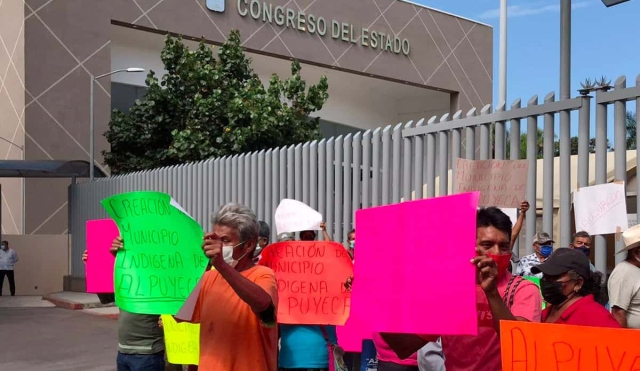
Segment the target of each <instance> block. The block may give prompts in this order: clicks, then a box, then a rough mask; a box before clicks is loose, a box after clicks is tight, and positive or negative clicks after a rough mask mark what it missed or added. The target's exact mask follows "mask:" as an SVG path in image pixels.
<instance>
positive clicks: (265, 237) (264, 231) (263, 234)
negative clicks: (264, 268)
mask: <svg viewBox="0 0 640 371" xmlns="http://www.w3.org/2000/svg"><path fill="white" fill-rule="evenodd" d="M259 223H260V233H259V234H258V246H257V247H256V251H255V252H254V253H253V262H254V263H256V264H257V263H258V261H260V257H261V256H262V255H261V254H262V250H263V249H264V248H265V247H267V245H268V244H269V239H270V236H271V229H270V228H269V224H267V223H265V222H263V221H260V222H259Z"/></svg>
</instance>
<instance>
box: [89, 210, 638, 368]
mask: <svg viewBox="0 0 640 371" xmlns="http://www.w3.org/2000/svg"><path fill="white" fill-rule="evenodd" d="M528 209H529V204H528V203H526V202H523V203H522V205H521V207H520V214H519V217H518V219H517V221H516V223H515V224H514V225H512V222H511V220H510V218H509V217H508V216H507V215H506V214H505V213H504V212H502V211H501V210H500V209H498V208H494V207H488V208H481V209H479V210H478V212H477V219H476V253H477V256H476V257H475V258H474V259H472V260H471V262H470V264H473V265H474V266H475V269H476V272H477V285H476V290H477V295H476V297H477V311H478V335H477V336H451V335H443V336H439V335H437V334H413V335H409V334H402V335H400V334H388V333H380V334H373V339H372V340H373V344H374V345H375V348H376V350H377V362H378V364H377V369H378V371H443V370H448V371H482V370H491V371H494V370H501V358H500V341H499V336H498V334H499V331H500V321H501V320H511V321H527V322H544V323H556V324H570V325H579V326H595V327H609V328H620V327H625V328H632V329H640V226H636V227H632V228H630V229H629V230H627V231H625V232H624V233H623V235H622V238H623V241H624V242H625V246H626V247H625V249H624V250H623V253H625V254H626V259H625V261H624V262H622V263H620V264H618V265H617V266H616V267H615V269H614V270H613V273H612V274H611V277H610V279H609V281H608V287H605V286H603V274H602V273H600V272H597V271H596V270H595V268H594V267H593V265H592V264H591V262H590V260H589V256H590V254H591V236H589V235H588V234H587V233H586V232H578V233H576V234H575V235H574V237H573V239H572V243H571V244H570V246H567V247H558V248H556V247H555V246H554V241H553V239H552V238H551V237H550V236H549V234H548V233H545V232H539V233H536V234H535V237H534V240H533V250H534V252H533V253H532V254H531V255H527V256H524V257H522V258H521V259H519V260H517V259H515V258H514V256H515V255H514V254H513V252H512V249H513V246H514V243H515V241H516V240H517V236H518V234H519V233H520V230H521V228H522V224H523V221H524V219H525V218H526V214H527V210H528ZM321 231H322V232H323V236H324V240H328V241H330V240H331V238H330V236H329V234H328V233H327V230H326V227H325V225H324V223H323V224H322V225H321ZM270 235H271V233H270V229H269V226H268V225H267V224H266V223H264V222H259V221H258V220H257V218H256V216H255V214H254V212H253V211H251V210H250V209H249V208H247V207H245V206H242V205H237V204H229V205H226V206H224V207H222V208H221V209H220V210H219V211H218V212H217V214H216V215H215V216H214V217H213V220H212V231H211V232H210V233H208V234H207V235H205V240H204V241H203V252H204V254H205V255H206V256H207V257H208V258H209V259H210V264H211V266H212V268H213V269H210V270H207V272H206V273H205V275H204V277H203V280H202V286H201V291H200V294H199V296H198V300H197V303H196V307H195V310H194V313H193V317H192V318H191V322H193V323H199V324H200V360H199V366H193V365H191V366H188V365H187V366H184V367H185V368H187V369H189V370H233V371H276V370H281V371H289V370H323V371H325V370H326V371H329V370H334V369H335V368H334V367H333V365H331V364H329V362H330V357H329V354H328V353H329V352H328V349H331V347H330V346H328V345H337V344H338V341H339V339H337V336H336V329H335V327H334V326H315V325H282V324H281V325H278V323H277V318H276V317H277V316H276V314H277V305H278V292H277V283H276V277H275V274H274V272H273V271H272V270H271V269H270V268H268V267H266V266H261V265H259V264H257V262H258V261H259V257H260V253H261V251H262V250H263V249H264V248H265V247H266V246H267V245H268V244H269V243H270V242H271V241H270V239H269V238H270V237H269V236H270ZM297 237H298V239H300V240H302V241H313V240H316V238H317V235H316V231H302V232H299V233H298V236H297ZM295 238H296V236H295V234H293V233H282V234H280V235H278V241H288V240H294V239H295ZM125 244H126V242H123V241H122V239H120V238H118V239H116V240H115V241H114V242H113V245H112V248H111V252H112V253H113V254H114V255H115V254H117V252H118V251H120V250H121V249H123V248H124V246H125ZM355 246H356V233H355V230H353V231H351V232H350V233H349V234H348V236H347V241H346V244H345V248H346V249H347V251H348V252H349V254H350V256H351V258H352V259H353V258H354V257H355V254H356V249H355ZM87 258H88V256H87V254H86V252H85V255H84V256H83V260H84V261H86V260H87ZM529 276H531V277H537V278H539V279H540V280H539V282H540V287H538V286H537V285H536V284H534V283H533V282H532V281H530V280H527V279H525V278H523V277H529ZM353 280H354V277H353V276H351V277H345V286H346V287H347V288H348V289H350V287H351V284H352V282H353ZM607 288H608V297H609V306H610V308H611V310H610V311H609V310H608V309H606V308H605V306H604V305H603V304H601V303H599V302H598V301H599V298H600V297H601V296H602V295H601V291H603V290H606V289H607ZM543 302H544V303H545V304H546V308H545V309H543ZM210 308H215V310H211V309H210ZM161 326H162V323H161V322H160V321H159V316H157V315H144V314H133V313H129V312H126V311H124V310H120V315H119V320H118V354H117V369H118V370H119V371H139V370H149V371H155V370H158V371H159V370H164V369H165V358H166V357H165V348H164V338H163V331H162V329H161ZM331 362H333V361H331ZM354 371H357V370H354Z"/></svg>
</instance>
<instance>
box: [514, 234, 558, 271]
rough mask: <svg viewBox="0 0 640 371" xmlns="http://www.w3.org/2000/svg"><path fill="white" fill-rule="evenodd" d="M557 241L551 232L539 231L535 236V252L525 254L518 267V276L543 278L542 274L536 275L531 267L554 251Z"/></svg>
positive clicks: (538, 263)
mask: <svg viewBox="0 0 640 371" xmlns="http://www.w3.org/2000/svg"><path fill="white" fill-rule="evenodd" d="M554 243H555V242H554V241H553V240H552V239H551V237H550V236H549V233H546V232H539V233H537V234H536V235H535V236H534V237H533V254H530V255H526V256H523V257H522V259H520V261H519V262H518V266H517V267H516V272H515V273H514V274H515V275H516V276H527V277H529V276H534V277H538V278H541V277H542V274H537V275H534V274H533V273H532V272H531V268H533V267H535V266H537V265H540V264H541V263H542V262H544V260H545V259H546V258H547V257H549V255H551V253H552V252H553V244H554Z"/></svg>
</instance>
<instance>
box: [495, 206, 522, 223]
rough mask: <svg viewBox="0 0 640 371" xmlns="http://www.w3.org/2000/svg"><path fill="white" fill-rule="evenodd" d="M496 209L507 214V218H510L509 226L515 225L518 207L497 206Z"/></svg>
mask: <svg viewBox="0 0 640 371" xmlns="http://www.w3.org/2000/svg"><path fill="white" fill-rule="evenodd" d="M498 209H500V210H501V211H502V212H503V213H505V214H507V216H508V217H509V219H511V227H512V228H513V226H514V225H516V221H518V209H514V208H511V207H499V208H498Z"/></svg>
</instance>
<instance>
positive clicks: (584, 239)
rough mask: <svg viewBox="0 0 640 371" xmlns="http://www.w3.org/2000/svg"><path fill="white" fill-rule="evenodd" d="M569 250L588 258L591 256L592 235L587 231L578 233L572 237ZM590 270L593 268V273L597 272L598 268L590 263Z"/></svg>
mask: <svg viewBox="0 0 640 371" xmlns="http://www.w3.org/2000/svg"><path fill="white" fill-rule="evenodd" d="M569 248H570V249H575V250H578V251H580V252H582V253H583V254H585V255H586V256H587V258H588V257H589V256H591V235H589V233H587V232H585V231H580V232H577V233H576V234H574V235H573V237H571V243H570V244H569ZM589 268H591V271H592V272H595V271H596V267H595V266H594V265H593V264H591V261H589Z"/></svg>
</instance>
